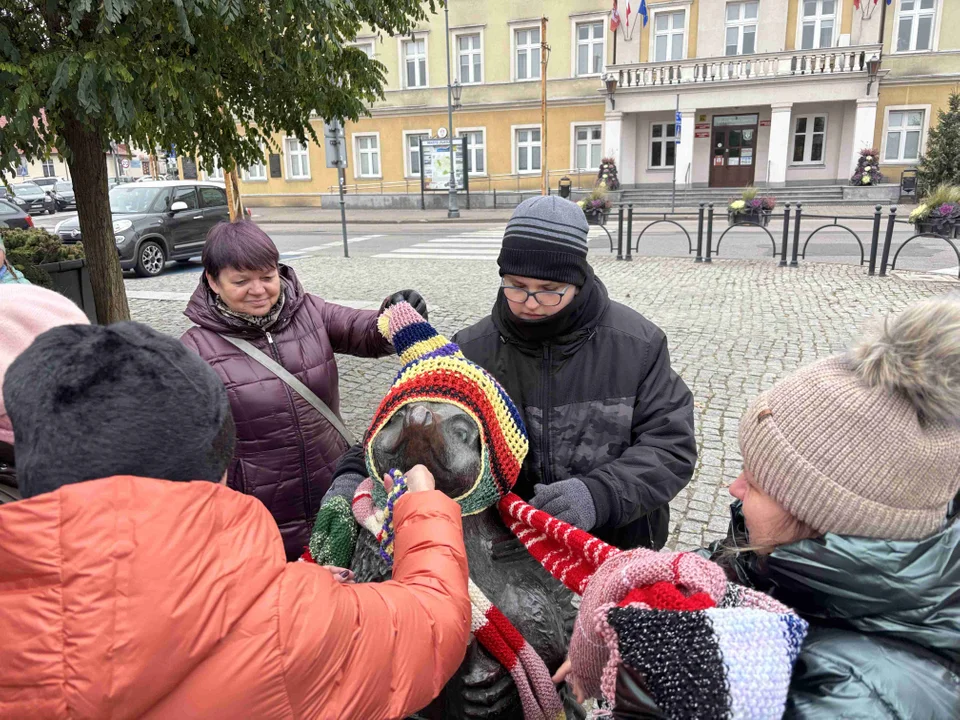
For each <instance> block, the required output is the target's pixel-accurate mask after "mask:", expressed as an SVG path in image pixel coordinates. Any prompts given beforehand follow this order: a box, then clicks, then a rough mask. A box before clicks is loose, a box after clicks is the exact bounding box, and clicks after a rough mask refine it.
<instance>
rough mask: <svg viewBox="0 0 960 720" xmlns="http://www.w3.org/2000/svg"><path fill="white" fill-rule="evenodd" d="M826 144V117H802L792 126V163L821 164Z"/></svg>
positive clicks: (796, 119)
mask: <svg viewBox="0 0 960 720" xmlns="http://www.w3.org/2000/svg"><path fill="white" fill-rule="evenodd" d="M826 144H827V116H826V115H804V116H801V117H798V118H795V120H794V125H793V162H794V164H800V163H822V162H823V157H824V152H825V148H826Z"/></svg>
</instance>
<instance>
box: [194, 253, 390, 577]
mask: <svg viewBox="0 0 960 720" xmlns="http://www.w3.org/2000/svg"><path fill="white" fill-rule="evenodd" d="M280 276H281V279H282V282H283V287H284V293H285V295H286V300H285V302H284V306H283V310H282V311H281V313H280V317H279V318H278V320H277V322H276V323H275V324H274V325H273V326H271V327H270V329H269V330H268V331H267V332H264V331H263V330H260V329H259V328H254V327H252V326H250V325H248V324H247V323H244V322H243V321H242V320H238V319H233V318H227V317H224V316H223V315H222V314H220V313H219V312H218V311H217V309H216V307H215V305H214V302H215V297H214V295H213V293H212V292H211V290H210V289H209V286H208V285H207V282H206V279H205V278H203V277H202V276H201V280H200V285H199V287H197V289H196V290H195V291H194V293H193V297H192V298H191V299H190V303H189V304H188V306H187V309H186V311H185V312H184V314H185V315H186V316H187V317H188V318H190V320H192V321H193V322H194V323H195V324H196V325H197V327H194V328H190V329H189V330H187V332H186V333H184V335H183V337H182V338H181V340H182V342H183V343H184V344H185V345H186V346H187V347H189V348H191V349H192V350H194V351H195V352H196V353H197V354H199V355H200V357H202V358H203V359H204V360H205V361H206V362H207V363H208V364H209V365H210V367H212V368H213V369H214V370H215V371H216V372H217V374H218V375H219V376H220V378H221V379H222V380H223V384H224V385H226V387H227V395H228V397H229V398H230V407H231V409H232V410H233V417H234V419H235V421H236V424H237V450H236V455H235V457H234V460H233V463H232V464H231V465H230V470H229V475H228V479H227V483H228V485H229V486H230V487H231V488H233V489H234V490H238V491H240V492H242V493H244V494H247V495H253V496H255V497H256V498H258V499H259V500H260V501H261V502H262V503H263V504H264V505H266V506H267V508H268V509H269V510H270V512H271V513H272V514H273V517H274V519H275V520H276V521H277V525H278V526H279V528H280V533H281V535H282V536H283V543H284V547H285V548H286V551H287V558H288V559H289V560H295V559H296V558H297V557H299V555H300V554H301V553H302V552H303V548H304V547H305V546H306V544H307V540H308V538H309V536H310V529H311V526H312V523H313V519H314V516H315V515H316V512H317V510H318V508H319V507H320V500H321V498H322V497H323V494H324V493H325V492H326V490H327V487H328V486H329V485H330V481H331V478H332V476H333V470H334V467H335V466H336V463H337V460H339V458H340V456H341V455H342V454H343V453H344V451H345V450H346V449H347V443H346V442H345V441H344V440H343V438H342V437H341V436H340V434H339V433H338V432H337V430H336V429H335V428H334V427H333V426H332V425H331V424H330V423H328V422H327V421H326V419H324V417H323V416H322V415H321V414H320V413H318V412H317V411H316V410H314V409H313V407H311V406H310V405H309V404H308V403H307V402H306V401H305V400H304V399H303V398H301V397H300V396H299V395H298V394H296V393H295V392H293V390H291V389H290V388H289V387H288V386H287V385H286V383H284V382H283V381H282V380H280V379H279V378H278V377H277V376H276V375H274V374H273V373H271V372H270V371H269V370H267V369H266V368H265V367H263V366H262V365H261V364H260V363H258V362H256V361H255V360H253V359H252V358H250V357H248V356H247V355H245V354H244V353H243V352H242V351H241V350H240V349H239V348H236V347H234V346H233V345H231V344H230V343H229V342H227V341H226V340H224V339H223V338H222V337H220V334H221V333H222V334H226V335H234V336H236V337H241V338H243V339H245V340H248V341H249V342H251V343H253V344H254V345H255V346H256V347H257V348H259V349H260V350H261V351H263V352H264V353H266V354H267V355H270V356H271V357H272V358H273V359H274V360H276V361H277V362H279V363H280V364H281V365H283V367H284V368H286V369H287V370H288V371H289V372H291V373H293V374H294V375H295V376H296V377H297V378H298V379H299V380H300V381H301V382H302V383H303V384H304V385H306V386H307V387H308V388H310V389H311V390H312V391H313V392H314V393H316V395H317V396H318V397H319V398H320V399H321V400H323V401H324V402H325V403H326V404H327V406H328V407H329V408H331V409H332V410H333V411H334V412H335V413H337V414H338V415H339V414H340V387H339V377H338V374H337V363H336V360H335V359H334V356H333V354H334V353H345V354H349V355H357V356H359V357H371V358H375V357H381V356H383V355H386V354H387V353H389V352H391V348H390V345H389V343H388V342H387V341H386V340H385V339H384V338H383V336H382V335H381V334H380V333H379V331H378V330H377V313H376V312H375V311H372V310H352V309H350V308H345V307H342V306H340V305H333V304H331V303H328V302H325V301H323V300H322V299H320V298H318V297H316V296H315V295H310V294H309V293H306V292H304V290H303V287H302V286H301V285H300V282H299V281H298V280H297V276H296V275H295V274H294V272H293V270H292V269H290V268H289V267H287V266H285V265H281V266H280Z"/></svg>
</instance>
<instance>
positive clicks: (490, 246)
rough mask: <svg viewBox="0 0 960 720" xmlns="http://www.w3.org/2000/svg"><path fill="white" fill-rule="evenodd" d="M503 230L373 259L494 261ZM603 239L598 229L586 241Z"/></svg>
mask: <svg viewBox="0 0 960 720" xmlns="http://www.w3.org/2000/svg"><path fill="white" fill-rule="evenodd" d="M505 229H506V228H505V227H498V228H488V229H484V230H473V231H471V232H464V233H460V234H459V235H451V236H449V237H439V238H431V239H430V240H426V241H424V242H419V243H415V244H413V245H410V246H408V247H403V248H397V249H396V250H391V251H390V252H385V253H380V254H378V255H374V257H376V258H391V259H394V260H397V259H404V260H496V259H497V255H499V254H500V244H501V243H502V242H503V232H504V230H505ZM601 237H602V238H603V239H604V240H606V235H605V234H603V231H602V230H600V228H595V227H592V228H590V239H591V240H593V239H594V238H601Z"/></svg>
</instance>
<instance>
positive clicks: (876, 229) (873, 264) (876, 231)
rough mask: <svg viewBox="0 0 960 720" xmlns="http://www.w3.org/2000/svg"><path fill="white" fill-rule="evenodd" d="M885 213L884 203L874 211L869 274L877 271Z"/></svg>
mask: <svg viewBox="0 0 960 720" xmlns="http://www.w3.org/2000/svg"><path fill="white" fill-rule="evenodd" d="M882 213H883V205H877V206H876V208H875V209H874V213H873V232H872V233H871V235H870V267H869V269H868V270H867V274H868V275H876V273H877V250H878V249H879V247H880V219H881V215H882Z"/></svg>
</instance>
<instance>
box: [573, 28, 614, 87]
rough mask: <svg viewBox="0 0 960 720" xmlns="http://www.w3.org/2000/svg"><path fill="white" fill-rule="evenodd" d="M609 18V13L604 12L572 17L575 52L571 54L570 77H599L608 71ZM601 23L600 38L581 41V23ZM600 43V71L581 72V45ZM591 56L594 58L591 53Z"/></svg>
mask: <svg viewBox="0 0 960 720" xmlns="http://www.w3.org/2000/svg"><path fill="white" fill-rule="evenodd" d="M608 18H609V13H603V14H600V15H580V16H575V17H572V18H570V47H571V48H573V52H572V53H571V54H570V55H571V57H570V77H599V76H601V75H603V73H605V72H606V71H607V22H608ZM598 23H599V25H600V39H599V40H597V39H596V38H594V39H591V40H587V41H581V40H580V33H579V29H580V26H581V25H596V24H598ZM598 42H599V43H600V45H601V50H600V59H601V63H600V71H599V72H586V73H581V72H580V46H581V45H587V46H588V47H591V48H592V46H593V45H595V44H596V43H598ZM590 58H593V54H592V53H591V54H590Z"/></svg>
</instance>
